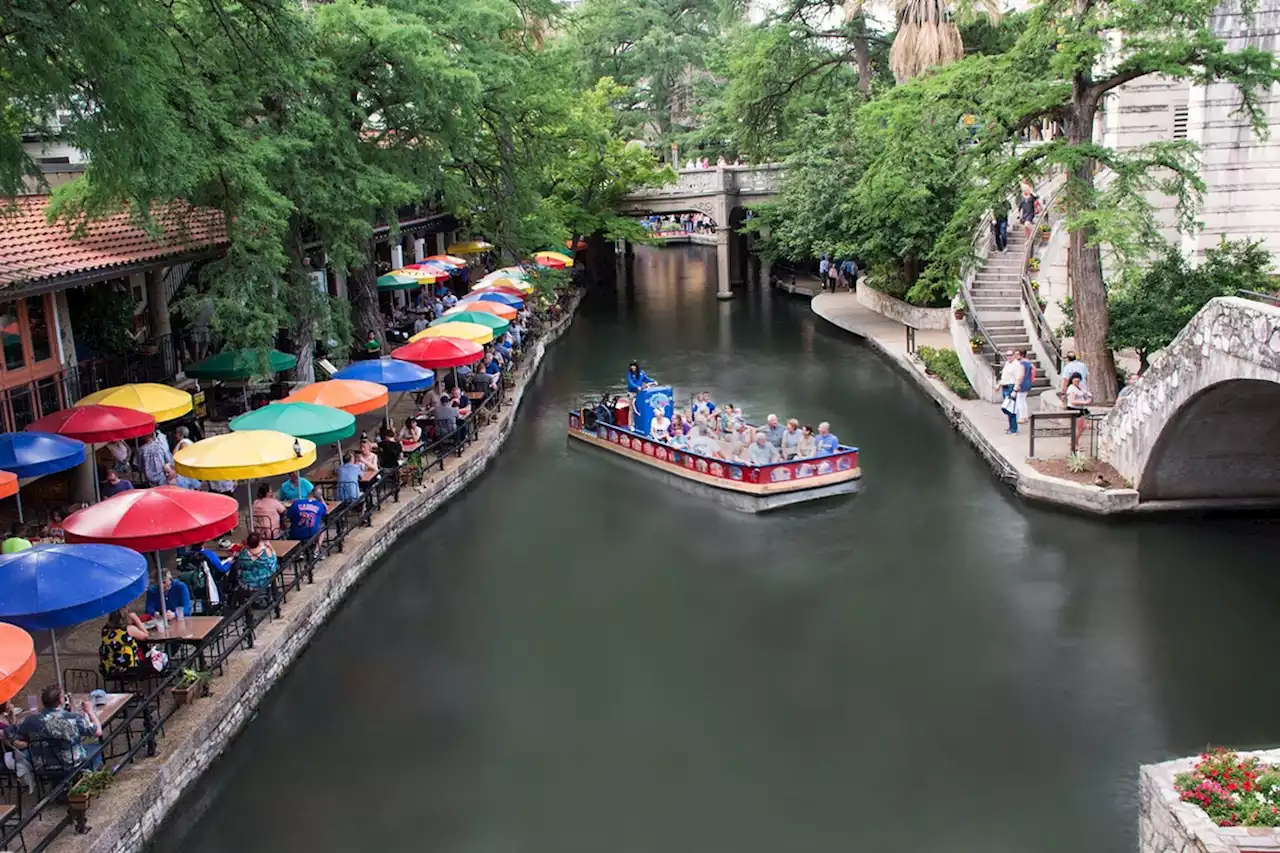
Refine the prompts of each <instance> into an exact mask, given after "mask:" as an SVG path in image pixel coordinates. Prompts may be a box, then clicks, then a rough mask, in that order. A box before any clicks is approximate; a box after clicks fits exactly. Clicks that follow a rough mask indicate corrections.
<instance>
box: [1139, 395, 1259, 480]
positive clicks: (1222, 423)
mask: <svg viewBox="0 0 1280 853" xmlns="http://www.w3.org/2000/svg"><path fill="white" fill-rule="evenodd" d="M1138 492H1139V494H1140V495H1141V498H1142V500H1144V501H1152V500H1205V499H1223V500H1239V499H1264V498H1265V499H1280V383H1275V382H1269V381H1265V380H1258V379H1236V380H1230V381H1227V382H1222V383H1219V384H1217V385H1212V386H1210V387H1208V388H1206V389H1205V390H1203V391H1201V392H1200V393H1199V394H1197V395H1195V396H1194V397H1192V398H1191V399H1189V400H1187V402H1186V403H1184V404H1183V406H1182V407H1181V408H1180V409H1179V410H1178V411H1177V412H1176V413H1174V415H1173V417H1172V418H1171V419H1170V420H1169V423H1168V424H1167V425H1166V426H1165V428H1164V429H1163V430H1162V431H1161V433H1160V438H1159V439H1158V440H1157V442H1156V445H1155V447H1154V448H1153V449H1152V451H1151V455H1150V457H1149V458H1148V460H1147V465H1146V468H1145V470H1144V471H1143V473H1142V477H1141V479H1140V480H1139V482H1138Z"/></svg>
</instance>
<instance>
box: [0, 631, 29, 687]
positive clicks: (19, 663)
mask: <svg viewBox="0 0 1280 853" xmlns="http://www.w3.org/2000/svg"><path fill="white" fill-rule="evenodd" d="M35 671H36V644H35V641H34V640H32V639H31V635H30V634H28V633H27V632H26V631H24V630H23V629H21V628H19V627H18V626H17V625H10V624H8V623H6V622H0V702H8V701H9V700H10V699H12V698H13V697H14V696H17V695H18V691H19V690H21V689H22V688H23V687H25V686H26V684H27V682H28V681H30V680H31V676H32V675H33V674H34V673H35Z"/></svg>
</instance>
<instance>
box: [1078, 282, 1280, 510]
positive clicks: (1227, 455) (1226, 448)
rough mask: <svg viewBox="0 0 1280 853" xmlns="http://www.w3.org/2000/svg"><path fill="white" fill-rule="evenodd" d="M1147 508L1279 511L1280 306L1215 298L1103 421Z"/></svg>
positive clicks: (1109, 448)
mask: <svg viewBox="0 0 1280 853" xmlns="http://www.w3.org/2000/svg"><path fill="white" fill-rule="evenodd" d="M1099 456H1101V458H1103V459H1105V460H1106V461H1108V462H1110V463H1111V464H1112V465H1113V466H1115V468H1116V470H1117V471H1119V472H1120V474H1121V475H1123V476H1124V477H1125V478H1127V479H1128V480H1130V481H1131V482H1132V483H1133V485H1134V488H1136V489H1137V490H1138V495H1139V500H1140V501H1141V502H1151V501H1179V502H1187V503H1188V504H1194V505H1197V506H1212V505H1215V504H1220V505H1236V506H1242V505H1244V506H1247V505H1251V504H1254V505H1264V504H1276V505H1280V307H1277V306H1274V305H1269V304H1266V303H1262V302H1255V301H1251V300H1248V299H1241V298H1237V297H1220V298H1218V299H1214V300H1211V301H1210V302H1209V304H1207V305H1205V307H1204V308H1202V309H1200V312H1199V313H1197V314H1196V316H1195V317H1193V318H1192V319H1191V322H1190V323H1188V324H1187V326H1186V328H1184V329H1183V330H1182V331H1181V332H1180V333H1179V334H1178V337H1177V338H1175V339H1174V341H1173V343H1171V344H1170V345H1169V346H1168V347H1166V348H1165V350H1164V351H1163V352H1162V353H1161V354H1160V356H1159V358H1158V359H1156V360H1154V361H1153V362H1152V364H1151V367H1150V369H1148V371H1147V373H1146V374H1145V375H1144V376H1143V378H1142V380H1141V381H1140V382H1138V384H1137V385H1136V386H1135V387H1134V390H1133V391H1132V392H1131V393H1129V394H1127V395H1125V396H1124V397H1122V398H1121V399H1120V400H1119V401H1117V403H1116V406H1115V408H1114V409H1113V410H1112V411H1111V413H1110V414H1109V415H1108V416H1107V418H1106V420H1104V421H1103V422H1102V428H1101V433H1100V437H1099Z"/></svg>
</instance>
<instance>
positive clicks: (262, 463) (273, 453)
mask: <svg viewBox="0 0 1280 853" xmlns="http://www.w3.org/2000/svg"><path fill="white" fill-rule="evenodd" d="M315 461H316V446H315V443H314V442H311V441H307V440H306V439H305V438H294V437H293V436H291V435H285V434H284V433H282V432H276V431H275V430H273V429H248V430H244V431H243V432H228V433H225V434H223V435H215V436H213V437H212V438H206V439H205V440H204V441H197V442H196V443H195V444H192V445H189V446H187V447H184V448H182V449H181V450H179V451H178V452H177V453H175V454H173V462H174V466H175V467H176V468H177V470H178V473H179V474H182V475H183V476H186V477H194V478H195V479H197V480H253V479H256V478H259V477H273V476H275V475H276V474H287V473H289V472H290V471H301V470H302V469H303V468H306V467H307V466H308V465H314V464H315Z"/></svg>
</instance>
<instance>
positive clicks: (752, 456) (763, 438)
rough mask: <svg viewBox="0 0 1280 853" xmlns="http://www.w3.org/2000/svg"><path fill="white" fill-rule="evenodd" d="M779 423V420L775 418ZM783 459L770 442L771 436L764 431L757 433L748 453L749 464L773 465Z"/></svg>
mask: <svg viewBox="0 0 1280 853" xmlns="http://www.w3.org/2000/svg"><path fill="white" fill-rule="evenodd" d="M774 421H775V422H776V421H777V418H774ZM780 459H781V455H780V454H779V453H778V448H776V447H774V446H773V443H772V442H771V441H769V436H768V435H766V434H765V431H764V430H760V431H759V432H757V433H756V440H755V442H754V443H753V444H752V445H751V449H750V450H748V451H747V462H749V463H751V464H752V465H771V464H773V463H774V462H777V461H779V460H780Z"/></svg>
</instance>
